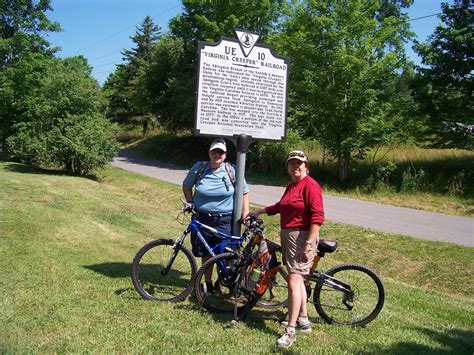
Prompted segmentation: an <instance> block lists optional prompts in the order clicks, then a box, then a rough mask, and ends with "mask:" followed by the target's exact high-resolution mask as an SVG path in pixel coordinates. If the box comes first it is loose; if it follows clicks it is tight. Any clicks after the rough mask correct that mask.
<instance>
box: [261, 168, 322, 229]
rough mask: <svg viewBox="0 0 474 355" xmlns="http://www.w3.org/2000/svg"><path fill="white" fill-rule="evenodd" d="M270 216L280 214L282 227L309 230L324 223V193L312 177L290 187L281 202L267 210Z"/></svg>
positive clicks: (291, 184)
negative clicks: (313, 225)
mask: <svg viewBox="0 0 474 355" xmlns="http://www.w3.org/2000/svg"><path fill="white" fill-rule="evenodd" d="M265 210H266V212H267V214H268V215H275V214H277V213H280V227H281V228H283V229H286V228H295V229H299V230H304V231H307V230H309V228H310V226H311V224H317V225H321V224H323V222H324V207H323V192H322V189H321V187H320V186H319V184H318V183H317V182H316V181H315V180H314V179H313V178H311V177H310V176H306V177H304V178H303V179H301V180H300V181H298V182H292V183H290V184H289V185H288V187H287V188H286V190H285V193H284V194H283V196H282V198H281V200H280V201H279V202H277V203H276V204H274V205H272V206H268V207H266V208H265Z"/></svg>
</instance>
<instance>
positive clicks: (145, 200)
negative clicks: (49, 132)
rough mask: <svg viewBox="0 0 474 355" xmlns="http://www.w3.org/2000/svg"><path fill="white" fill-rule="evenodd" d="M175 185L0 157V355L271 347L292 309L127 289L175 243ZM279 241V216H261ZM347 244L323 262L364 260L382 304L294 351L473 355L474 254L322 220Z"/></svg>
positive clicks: (317, 330)
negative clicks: (137, 258) (142, 257)
mask: <svg viewBox="0 0 474 355" xmlns="http://www.w3.org/2000/svg"><path fill="white" fill-rule="evenodd" d="M180 197H181V191H180V188H179V186H174V185H170V184H166V183H162V182H159V181H156V180H153V179H150V178H147V177H142V176H139V175H136V174H132V173H128V172H124V171H121V170H119V169H113V168H109V169H107V170H106V171H105V172H104V173H103V174H101V175H100V176H99V177H98V178H97V179H96V180H90V179H85V178H78V177H70V176H64V175H61V174H56V173H54V172H49V171H40V170H32V169H30V168H29V167H27V166H24V165H21V164H15V163H6V162H0V253H1V256H2V258H1V261H0V290H1V291H0V292H1V298H0V299H1V305H0V352H1V353H19V352H41V353H52V352H91V353H111V352H114V353H132V352H134V353H135V352H147V353H150V352H156V353H196V352H198V353H268V352H272V351H273V350H274V347H273V344H274V342H275V340H276V339H277V337H278V336H279V334H280V330H281V327H280V325H279V323H278V321H279V320H280V319H282V318H283V317H284V315H285V310H284V309H281V310H278V311H268V310H262V309H256V310H255V311H254V312H253V313H252V314H251V315H250V317H249V319H248V320H247V321H246V322H242V323H240V324H238V325H237V326H236V327H234V328H230V329H224V328H223V325H224V324H225V323H226V322H228V321H229V320H230V319H231V317H230V316H227V315H213V314H210V313H208V312H206V311H205V310H203V309H201V307H200V306H198V305H197V304H196V303H195V301H194V299H193V297H190V298H188V299H187V300H186V301H185V302H182V303H177V304H170V303H152V302H147V301H144V300H142V299H141V298H140V297H139V296H138V294H137V293H136V292H135V290H134V289H133V287H132V284H131V281H130V265H131V261H132V259H133V257H134V255H135V253H136V252H137V251H138V249H139V248H140V247H141V246H142V245H143V244H144V243H146V242H148V241H150V240H152V239H154V238H158V237H175V236H177V235H178V234H179V233H180V232H181V231H182V230H183V228H184V227H183V226H181V225H180V224H178V222H177V221H176V215H177V214H178V212H179V206H180V202H179V199H180ZM265 222H266V225H267V235H268V237H269V238H271V239H276V235H277V230H278V227H277V224H278V219H277V218H275V217H274V218H268V219H266V220H265ZM322 236H323V237H334V238H337V239H338V241H339V249H338V251H337V252H336V253H335V254H333V255H327V256H326V257H325V258H324V259H323V260H322V261H321V263H320V265H321V267H323V268H326V267H330V266H332V265H335V264H339V263H343V262H358V263H362V264H365V265H367V266H369V267H371V268H372V269H374V270H375V271H376V272H377V273H378V274H379V275H380V276H381V278H382V280H383V281H384V285H385V287H386V301H385V306H384V309H383V310H382V312H381V314H380V315H379V317H378V318H377V319H376V320H375V321H374V322H372V323H370V324H369V325H368V326H367V327H365V328H349V327H338V326H333V325H327V324H324V323H322V321H321V319H320V318H319V317H318V316H317V314H316V312H315V310H314V307H313V306H312V305H309V306H310V317H311V319H312V321H313V322H314V330H313V333H312V334H310V335H299V336H298V339H297V342H296V343H295V345H294V347H293V348H292V350H291V352H294V353H331V354H342V353H373V354H379V353H400V354H401V353H419V354H425V353H457V354H463V353H464V354H472V353H473V352H474V340H473V339H474V297H473V296H474V290H473V287H474V286H473V285H474V282H473V281H474V280H473V275H474V260H473V258H472V248H468V247H462V246H457V245H453V244H448V243H439V242H429V241H424V240H417V239H412V238H407V237H401V236H396V235H389V234H383V233H378V232H374V231H369V230H364V229H361V228H355V227H351V226H346V225H340V224H333V223H326V224H325V225H324V226H323V229H322Z"/></svg>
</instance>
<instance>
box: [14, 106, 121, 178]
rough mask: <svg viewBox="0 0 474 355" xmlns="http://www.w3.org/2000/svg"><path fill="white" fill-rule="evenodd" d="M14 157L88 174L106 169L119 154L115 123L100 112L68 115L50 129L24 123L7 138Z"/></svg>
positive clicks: (31, 162)
mask: <svg viewBox="0 0 474 355" xmlns="http://www.w3.org/2000/svg"><path fill="white" fill-rule="evenodd" d="M7 148H8V151H9V154H10V156H11V157H12V158H14V159H16V160H19V161H21V162H24V163H28V164H33V165H41V166H50V167H56V168H61V169H65V170H66V171H67V172H69V173H72V174H77V175H88V174H91V173H92V172H94V171H95V170H97V169H100V168H103V167H104V166H105V165H106V164H107V163H108V162H109V161H110V160H111V159H112V158H113V157H114V155H115V153H116V151H117V143H116V140H115V138H114V137H113V125H112V124H111V123H110V122H109V121H108V120H106V119H105V118H104V117H103V116H101V115H99V114H95V115H85V114H84V115H68V116H67V117H65V118H61V119H57V120H55V122H54V124H53V125H52V126H51V127H50V129H48V130H43V131H42V130H40V129H38V128H37V127H33V126H32V125H22V127H20V129H19V131H18V133H17V134H14V135H12V136H11V137H9V138H8V139H7Z"/></svg>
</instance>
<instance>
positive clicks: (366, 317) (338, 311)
mask: <svg viewBox="0 0 474 355" xmlns="http://www.w3.org/2000/svg"><path fill="white" fill-rule="evenodd" d="M324 274H326V275H328V276H330V277H333V278H335V279H336V282H337V281H342V282H345V283H347V284H348V285H350V288H351V290H352V291H353V292H354V294H353V297H352V300H351V299H347V297H346V296H345V295H346V294H345V293H344V292H342V291H339V290H336V289H334V288H332V287H329V286H328V285H327V284H326V283H319V282H318V283H317V284H316V286H315V287H314V294H313V303H314V306H315V307H316V311H317V312H318V314H319V315H320V316H321V318H323V319H324V320H325V321H326V322H327V323H330V324H338V325H349V326H354V327H356V326H363V325H366V324H367V323H369V322H371V321H373V320H374V319H375V318H376V317H377V316H378V314H379V313H380V311H381V310H382V307H383V304H384V301H385V290H384V287H383V284H382V281H381V280H380V278H379V277H378V276H377V274H376V273H375V272H373V271H372V270H370V269H369V268H367V267H365V266H363V265H358V264H342V265H338V266H336V267H333V268H331V269H329V270H328V271H326V272H324ZM343 301H345V302H346V303H347V304H349V305H350V306H352V307H353V308H352V309H348V307H347V306H346V305H345V304H344V303H343Z"/></svg>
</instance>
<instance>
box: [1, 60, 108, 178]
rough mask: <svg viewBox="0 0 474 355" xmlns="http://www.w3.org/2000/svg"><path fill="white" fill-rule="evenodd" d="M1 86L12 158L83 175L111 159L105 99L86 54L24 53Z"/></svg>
mask: <svg viewBox="0 0 474 355" xmlns="http://www.w3.org/2000/svg"><path fill="white" fill-rule="evenodd" d="M0 89H1V91H0V92H1V93H2V99H5V102H6V103H7V105H6V107H7V109H6V111H7V114H8V117H10V118H11V119H10V125H9V127H8V131H6V132H5V133H6V134H5V151H6V153H7V154H8V155H9V157H10V158H12V159H15V160H19V161H21V162H24V163H29V164H33V165H37V166H52V167H59V168H63V169H65V170H67V171H68V172H70V173H75V174H81V175H85V174H89V173H91V172H93V171H94V170H96V169H98V168H101V167H103V166H105V165H106V164H107V163H108V161H109V160H110V159H112V158H113V156H114V154H115V151H116V141H115V138H114V137H113V135H112V133H113V131H112V129H113V127H112V125H111V124H110V122H109V121H108V120H106V119H105V117H103V116H102V114H101V113H100V112H101V111H102V109H103V105H104V102H103V100H102V97H101V94H100V88H99V85H98V83H97V81H96V80H95V79H93V78H92V77H91V67H90V66H89V65H88V64H87V61H86V59H85V58H83V57H73V58H67V59H65V60H60V59H57V58H52V59H51V58H48V57H45V56H44V55H42V54H39V53H31V54H28V55H25V56H24V57H23V58H22V59H20V60H19V61H17V62H16V63H14V64H13V65H12V66H11V67H9V68H8V69H7V71H6V75H5V80H4V81H3V82H2V86H1V87H0Z"/></svg>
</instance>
